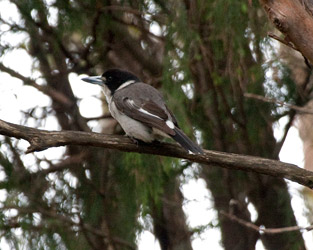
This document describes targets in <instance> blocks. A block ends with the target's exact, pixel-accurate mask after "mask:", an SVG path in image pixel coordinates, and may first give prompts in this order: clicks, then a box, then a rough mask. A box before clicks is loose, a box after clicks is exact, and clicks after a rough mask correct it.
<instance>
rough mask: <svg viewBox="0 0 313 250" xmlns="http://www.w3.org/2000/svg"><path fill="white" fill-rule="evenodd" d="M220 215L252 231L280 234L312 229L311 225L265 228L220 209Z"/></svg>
mask: <svg viewBox="0 0 313 250" xmlns="http://www.w3.org/2000/svg"><path fill="white" fill-rule="evenodd" d="M220 213H221V214H222V215H224V216H225V217H227V218H228V219H230V220H232V221H235V222H238V223H239V224H240V225H243V226H245V227H248V228H250V229H252V230H254V231H257V232H259V233H264V234H280V233H286V232H293V231H311V230H313V225H310V226H307V227H299V226H292V227H281V228H265V227H262V226H260V227H259V226H257V225H255V224H253V223H251V222H249V221H245V220H243V219H240V218H238V217H237V216H235V215H233V214H229V213H226V212H224V211H220Z"/></svg>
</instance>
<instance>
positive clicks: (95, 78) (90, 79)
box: [82, 76, 105, 85]
mask: <svg viewBox="0 0 313 250" xmlns="http://www.w3.org/2000/svg"><path fill="white" fill-rule="evenodd" d="M82 80H83V81H85V82H89V83H92V84H98V85H103V84H104V83H105V78H104V77H102V76H89V77H85V78H82Z"/></svg>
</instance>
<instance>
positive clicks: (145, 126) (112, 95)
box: [82, 69, 203, 154]
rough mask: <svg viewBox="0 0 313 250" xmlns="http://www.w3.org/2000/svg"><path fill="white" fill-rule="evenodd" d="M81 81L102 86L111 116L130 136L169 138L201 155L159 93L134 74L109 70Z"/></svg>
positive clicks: (144, 138) (142, 139)
mask: <svg viewBox="0 0 313 250" xmlns="http://www.w3.org/2000/svg"><path fill="white" fill-rule="evenodd" d="M82 80H83V81H85V82H89V83H93V84H98V85H100V86H101V87H102V89H103V91H104V94H105V97H106V100H107V102H108V105H109V110H110V113H111V115H112V116H113V117H114V118H115V119H116V120H117V121H118V122H119V124H120V125H121V126H122V128H123V129H124V131H125V132H126V135H128V136H129V137H131V138H134V139H138V140H141V141H144V142H146V143H150V142H153V141H154V140H157V139H158V138H160V136H161V137H171V138H173V139H174V140H175V141H177V142H178V143H179V144H180V145H181V146H182V147H183V148H184V149H186V150H187V151H188V152H189V153H193V154H203V150H202V149H201V148H200V147H199V146H198V145H197V144H195V143H194V142H193V141H191V140H190V139H189V138H188V137H187V136H186V135H185V134H184V132H183V131H182V130H181V129H180V128H179V126H178V124H177V121H176V119H175V117H174V115H173V113H172V112H171V111H170V110H169V109H168V108H167V106H166V104H165V102H164V100H163V98H162V95H161V94H160V92H159V91H158V90H156V89H155V88H154V87H152V86H150V85H148V84H145V83H142V82H141V81H140V80H139V79H138V77H136V76H135V75H133V74H131V73H129V72H127V71H123V70H120V69H110V70H107V71H106V72H104V73H103V75H102V76H92V77H87V78H83V79H82Z"/></svg>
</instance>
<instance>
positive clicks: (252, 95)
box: [244, 93, 313, 114]
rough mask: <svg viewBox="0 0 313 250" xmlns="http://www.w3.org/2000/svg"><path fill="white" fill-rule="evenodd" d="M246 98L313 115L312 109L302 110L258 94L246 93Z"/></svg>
mask: <svg viewBox="0 0 313 250" xmlns="http://www.w3.org/2000/svg"><path fill="white" fill-rule="evenodd" d="M244 96H245V97H247V98H251V99H256V100H259V101H262V102H268V103H274V104H277V105H281V106H285V107H287V108H289V109H292V110H295V111H298V112H299V113H305V114H313V110H312V109H308V108H302V107H299V106H296V105H292V104H289V103H286V102H281V101H278V100H276V99H274V98H267V97H264V96H261V95H256V94H252V93H244Z"/></svg>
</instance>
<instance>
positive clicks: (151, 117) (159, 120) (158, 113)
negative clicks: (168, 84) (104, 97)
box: [114, 97, 176, 136]
mask: <svg viewBox="0 0 313 250" xmlns="http://www.w3.org/2000/svg"><path fill="white" fill-rule="evenodd" d="M114 103H115V105H116V107H117V109H118V110H120V111H121V112H123V113H124V114H125V115H127V116H129V117H131V118H132V119H134V120H137V121H140V122H142V123H143V124H145V125H147V126H149V127H153V128H157V129H159V130H161V131H162V132H164V133H166V134H168V135H172V136H174V135H175V131H174V130H173V128H174V126H175V125H176V120H175V118H174V119H173V118H172V117H169V115H168V114H167V112H168V111H167V112H166V111H165V110H164V109H162V107H160V106H158V105H157V104H156V103H154V102H153V101H149V100H140V99H139V100H138V99H137V100H136V102H135V101H134V100H132V99H130V98H128V97H123V98H118V100H114Z"/></svg>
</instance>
